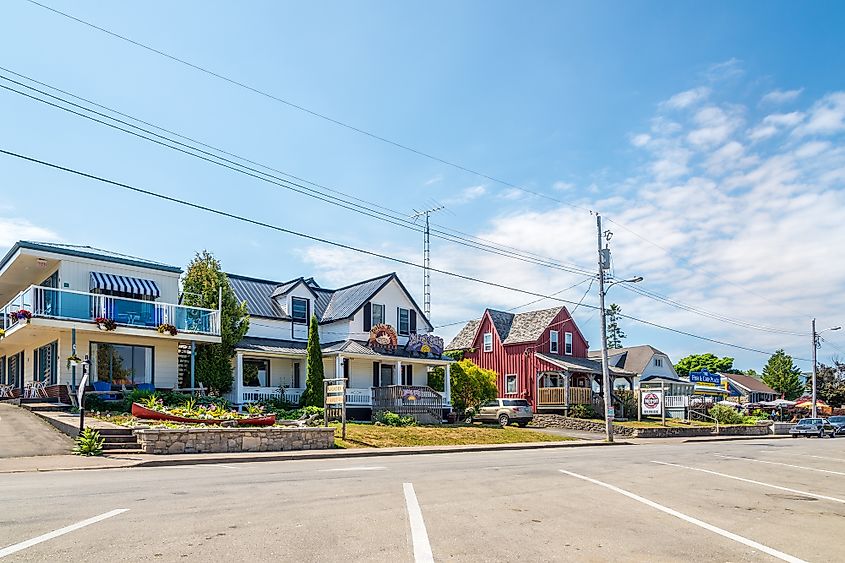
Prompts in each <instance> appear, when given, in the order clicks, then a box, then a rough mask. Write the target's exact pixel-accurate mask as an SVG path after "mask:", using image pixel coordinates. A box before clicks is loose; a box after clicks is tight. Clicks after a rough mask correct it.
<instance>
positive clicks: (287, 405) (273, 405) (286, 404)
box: [258, 395, 319, 410]
mask: <svg viewBox="0 0 845 563" xmlns="http://www.w3.org/2000/svg"><path fill="white" fill-rule="evenodd" d="M258 404H259V405H261V406H263V407H264V408H265V409H268V410H291V409H293V408H294V407H296V405H294V404H293V403H291V402H290V401H288V400H287V399H285V396H284V395H277V396H273V397H270V398H269V399H261V400H260V401H258ZM317 408H319V407H317Z"/></svg>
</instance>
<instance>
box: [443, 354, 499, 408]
mask: <svg viewBox="0 0 845 563" xmlns="http://www.w3.org/2000/svg"><path fill="white" fill-rule="evenodd" d="M444 377H445V370H444V369H443V368H442V367H436V368H434V369H433V370H432V371H431V372H429V374H428V384H429V386H430V387H431V388H432V389H434V390H436V391H440V392H442V391H443V379H444ZM449 379H450V381H451V384H452V385H451V389H452V406H453V407H454V409H455V410H456V411H457V412H464V411H465V410H467V409H469V408H476V407H477V406H478V405H480V404H481V403H483V402H485V401H489V400H490V399H495V398H496V395H498V390H497V388H496V372H495V371H492V370H489V369H483V368H481V367H479V366H477V365H475V364H474V363H473V362H472V360H461V361H459V362H455V363H453V364H452V365H451V366H450V367H449Z"/></svg>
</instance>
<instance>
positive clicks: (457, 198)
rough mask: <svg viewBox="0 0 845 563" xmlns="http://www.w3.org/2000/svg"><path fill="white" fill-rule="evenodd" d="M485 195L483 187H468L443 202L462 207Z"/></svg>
mask: <svg viewBox="0 0 845 563" xmlns="http://www.w3.org/2000/svg"><path fill="white" fill-rule="evenodd" d="M486 193H487V188H486V187H485V186H483V185H478V186H470V187H468V188H464V189H463V190H461V191H460V192H459V193H457V194H456V195H454V196H452V197H450V198H448V199H446V200H445V203H447V204H449V205H462V204H464V203H469V202H471V201H473V200H476V199H478V198H480V197H482V196H484V195H485V194H486Z"/></svg>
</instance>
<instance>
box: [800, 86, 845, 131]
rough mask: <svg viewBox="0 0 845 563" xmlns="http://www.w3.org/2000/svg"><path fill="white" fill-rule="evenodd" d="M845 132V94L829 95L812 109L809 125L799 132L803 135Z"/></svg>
mask: <svg viewBox="0 0 845 563" xmlns="http://www.w3.org/2000/svg"><path fill="white" fill-rule="evenodd" d="M841 131H845V92H834V93H832V94H828V95H827V96H825V97H824V98H822V99H821V100H819V101H818V102H816V103H815V104H813V107H812V108H811V109H810V112H809V119H808V120H807V123H806V124H804V125H803V126H802V127H800V128H799V129H798V130H797V132H798V133H799V134H801V135H825V134H827V135H829V134H833V133H839V132H841Z"/></svg>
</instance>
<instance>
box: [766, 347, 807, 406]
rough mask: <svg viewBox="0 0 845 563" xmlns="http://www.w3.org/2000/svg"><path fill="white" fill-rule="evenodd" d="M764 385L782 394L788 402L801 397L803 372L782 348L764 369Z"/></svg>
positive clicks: (773, 355)
mask: <svg viewBox="0 0 845 563" xmlns="http://www.w3.org/2000/svg"><path fill="white" fill-rule="evenodd" d="M763 383H765V384H766V385H768V386H769V387H771V388H772V389H774V390H775V391H777V392H778V393H782V394H783V396H784V397H786V399H788V400H792V399H794V398H796V397H798V396H800V395H801V393H802V391H803V390H804V385H803V384H802V383H801V370H800V369H799V368H798V367H797V366H796V365H795V364H794V363H793V361H792V356H789V355H787V354H786V353H785V352H784V351H783V349H782V348H781V349H780V350H778V351H777V352H775V353H774V354H772V357H771V358H769V361H768V362H766V366H765V367H764V368H763Z"/></svg>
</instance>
